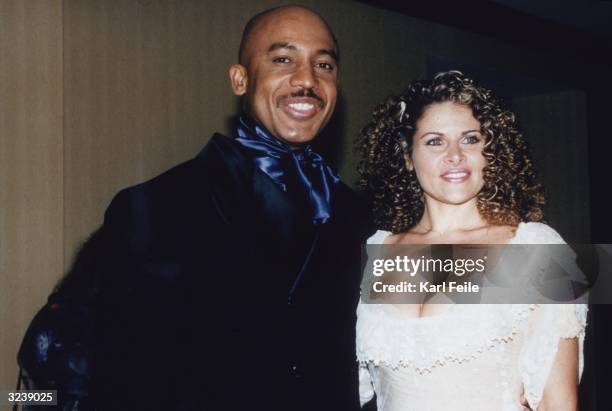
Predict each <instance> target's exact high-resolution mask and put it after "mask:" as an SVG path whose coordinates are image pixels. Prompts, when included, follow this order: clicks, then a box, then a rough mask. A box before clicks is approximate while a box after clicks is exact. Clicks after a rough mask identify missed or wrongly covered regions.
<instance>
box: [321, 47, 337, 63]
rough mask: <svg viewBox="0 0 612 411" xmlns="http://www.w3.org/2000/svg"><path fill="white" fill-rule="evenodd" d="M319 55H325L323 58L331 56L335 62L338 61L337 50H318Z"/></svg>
mask: <svg viewBox="0 0 612 411" xmlns="http://www.w3.org/2000/svg"><path fill="white" fill-rule="evenodd" d="M317 54H319V55H323V56H329V57H331V58H333V59H334V60H336V61H338V53H336V51H335V50H328V49H319V50H317Z"/></svg>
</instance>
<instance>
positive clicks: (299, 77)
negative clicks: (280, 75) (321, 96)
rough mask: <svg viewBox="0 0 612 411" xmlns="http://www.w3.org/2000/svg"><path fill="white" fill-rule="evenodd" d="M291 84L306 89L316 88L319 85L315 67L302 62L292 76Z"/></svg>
mask: <svg viewBox="0 0 612 411" xmlns="http://www.w3.org/2000/svg"><path fill="white" fill-rule="evenodd" d="M290 84H291V85H292V86H294V87H301V88H305V89H310V88H315V87H316V86H317V77H316V76H315V73H314V69H313V68H312V67H311V66H310V65H308V64H302V65H301V66H300V67H298V68H297V70H296V71H295V73H293V76H291V81H290Z"/></svg>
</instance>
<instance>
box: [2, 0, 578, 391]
mask: <svg viewBox="0 0 612 411" xmlns="http://www.w3.org/2000/svg"><path fill="white" fill-rule="evenodd" d="M304 3H306V4H310V5H312V6H313V7H315V8H316V9H317V10H319V11H320V12H321V14H323V15H324V16H325V17H326V18H327V19H328V20H329V22H330V23H331V25H332V26H333V27H334V30H335V32H336V36H337V37H338V39H339V41H340V45H341V49H342V63H341V73H340V77H341V79H340V82H341V101H340V105H339V107H338V111H337V113H336V116H335V117H336V118H335V120H334V121H335V124H336V126H335V127H334V128H333V130H335V131H336V134H337V135H335V136H327V137H328V138H331V137H335V138H337V139H338V140H339V143H338V146H339V159H338V160H339V168H340V172H341V174H342V176H343V177H344V178H345V180H346V181H348V182H349V183H352V182H354V180H355V177H356V173H355V158H354V155H353V153H352V142H353V139H354V137H355V135H356V134H357V132H358V130H359V129H360V127H361V126H363V124H364V123H365V122H366V121H367V117H368V115H369V113H370V111H371V110H372V108H373V106H374V105H375V104H376V103H378V102H379V101H381V100H382V99H383V98H384V97H385V96H386V95H388V94H390V93H396V92H399V91H401V90H402V89H403V88H404V86H405V85H406V84H407V83H408V82H409V81H410V80H412V79H414V78H417V77H423V76H424V75H425V74H426V71H427V58H428V56H430V55H435V56H438V57H442V58H447V59H451V60H454V61H461V62H464V63H469V64H481V65H484V66H486V67H488V68H490V69H491V70H499V71H502V72H510V73H519V74H521V75H530V76H532V77H534V76H535V77H537V76H538V75H542V76H545V75H546V70H547V69H548V68H549V67H550V66H551V65H552V66H556V65H559V66H563V67H566V68H567V70H573V72H574V73H575V74H576V75H580V73H581V72H582V70H583V68H582V67H581V66H577V65H576V64H578V63H572V62H564V61H558V60H556V59H555V58H552V59H551V58H548V57H547V56H545V55H543V54H542V53H536V52H531V51H525V50H523V49H520V48H518V47H515V46H512V45H510V44H506V43H501V42H498V41H495V40H492V39H487V38H483V37H480V36H478V35H475V34H471V33H467V32H463V31H460V30H455V29H451V28H448V27H444V26H441V25H438V24H433V23H429V22H423V21H419V20H415V19H412V18H409V17H405V16H402V15H399V14H396V13H392V12H389V11H384V10H379V9H375V8H372V7H370V6H366V5H363V4H360V3H356V2H352V1H348V0H347V1H326V0H311V1H305V2H304ZM277 4H279V2H273V1H263V0H257V1H240V0H225V1H223V2H220V1H212V0H211V1H200V0H181V1H170V0H122V1H116V0H63V1H62V0H0V19H1V20H0V184H1V185H0V361H1V362H0V389H2V388H4V387H7V388H8V387H11V386H12V385H13V384H14V379H15V376H16V372H17V370H16V366H15V361H14V357H15V352H16V349H17V346H18V343H19V341H20V339H21V337H22V335H23V332H24V330H25V327H26V326H27V323H28V321H29V320H30V318H31V317H32V315H33V313H34V312H35V310H36V309H37V308H38V307H39V306H40V305H41V304H42V303H43V301H44V298H45V296H46V295H47V294H48V292H49V291H50V289H51V287H52V284H54V283H55V281H56V280H57V279H58V278H59V277H60V275H61V273H62V272H63V271H64V270H65V269H66V268H67V267H68V266H69V264H70V261H71V259H72V257H73V255H74V252H75V249H76V247H77V246H78V244H80V243H81V242H82V241H83V240H84V239H85V238H86V237H87V236H88V234H89V233H90V232H91V231H92V230H93V229H94V228H95V227H97V226H98V225H99V224H100V222H101V220H102V216H103V212H104V209H105V208H106V206H107V204H108V202H109V201H110V199H111V198H112V195H113V194H114V193H115V192H117V190H119V189H121V188H122V187H125V186H127V185H131V184H135V183H137V182H140V181H143V180H145V179H148V178H150V177H153V176H154V175H156V174H158V173H160V172H161V171H163V170H164V169H167V168H168V167H170V166H172V165H174V164H176V163H178V162H180V161H183V160H185V159H188V158H190V157H192V156H194V155H195V154H196V153H197V152H198V151H199V149H200V148H201V147H202V146H203V145H204V144H205V143H206V141H207V140H208V138H209V137H210V135H211V134H212V133H213V132H214V131H221V132H226V133H227V132H229V129H228V120H229V118H230V116H231V115H232V114H234V113H235V111H236V107H237V106H238V101H237V100H236V99H235V98H233V97H232V96H231V93H230V90H229V85H228V83H227V79H226V78H227V74H226V72H227V67H228V66H229V64H231V63H233V62H234V61H235V55H236V51H237V47H238V42H239V38H240V33H241V30H242V26H243V25H244V23H245V22H246V20H247V19H248V18H249V17H250V16H251V15H253V14H254V13H256V12H258V11H260V10H262V9H264V8H267V7H269V6H273V5H277ZM62 36H63V37H62ZM525 62H529V64H526V63H525ZM549 99H550V101H551V102H556V103H555V104H556V106H555V107H556V108H555V109H558V110H559V112H561V113H562V112H563V110H565V109H566V106H565V103H564V102H565V101H567V98H566V96H562V97H561V100H558V99H556V98H555V97H550V98H549ZM534 101H535V100H534ZM572 101H573V100H572ZM525 104H527V103H525ZM530 107H535V108H530V109H529V110H531V113H532V114H531V117H530V118H531V119H532V121H531V123H533V124H536V125H537V124H539V123H538V121H539V109H538V108H537V104H536V105H535V106H530ZM582 109H584V107H582ZM529 110H528V111H529ZM577 110H578V111H579V109H577ZM560 115H562V114H560ZM574 120H575V122H578V123H580V122H584V118H582V117H580V115H577V116H576V117H575V118H574ZM553 121H555V120H554V119H553ZM564 124H566V123H564ZM572 124H574V123H572ZM574 126H575V124H574ZM582 126H583V124H582ZM582 126H580V125H579V126H575V132H576V133H579V132H582V131H583V130H582V129H581V127H582ZM534 130H536V132H537V133H541V134H538V135H534V139H535V142H536V143H537V142H538V141H545V140H546V141H549V142H554V138H555V135H554V133H552V132H550V130H547V129H546V127H544V126H542V127H540V128H539V129H538V127H534ZM538 130H539V131H538ZM568 132H569V131H568ZM568 136H569V135H568ZM570 137H571V136H569V137H568V138H570ZM575 144H576V145H577V149H576V150H574V152H573V153H574V154H572V156H570V157H571V158H570V160H571V161H573V162H574V163H576V164H580V162H582V161H585V160H586V143H585V142H584V141H583V140H580V139H576V142H575ZM553 165H554V164H553ZM572 193H573V192H568V194H567V196H571V195H572ZM580 193H582V191H580ZM568 198H569V197H568ZM576 207H577V208H576V209H575V210H574V212H573V214H572V219H574V220H576V221H580V219H584V218H585V210H586V212H587V213H588V203H587V204H586V205H585V208H584V209H583V208H582V205H577V206H576ZM586 216H587V217H588V214H586ZM574 220H572V221H574ZM583 221H586V220H583ZM568 224H574V222H570V223H568Z"/></svg>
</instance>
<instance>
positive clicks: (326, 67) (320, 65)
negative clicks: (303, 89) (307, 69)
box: [316, 63, 334, 71]
mask: <svg viewBox="0 0 612 411" xmlns="http://www.w3.org/2000/svg"><path fill="white" fill-rule="evenodd" d="M316 67H317V68H320V69H323V70H327V71H332V70H333V69H334V66H333V65H332V64H330V63H317V65H316Z"/></svg>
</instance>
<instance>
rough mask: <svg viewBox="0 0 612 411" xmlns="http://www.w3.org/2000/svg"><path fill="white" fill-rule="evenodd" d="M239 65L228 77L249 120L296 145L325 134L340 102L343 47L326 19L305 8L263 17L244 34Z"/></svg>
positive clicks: (278, 10) (282, 9)
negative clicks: (340, 58)
mask: <svg viewBox="0 0 612 411" xmlns="http://www.w3.org/2000/svg"><path fill="white" fill-rule="evenodd" d="M239 59H240V63H239V64H233V65H232V66H231V67H230V69H229V73H228V74H229V76H230V82H231V85H232V91H233V92H234V94H235V95H237V96H242V97H243V104H244V110H245V112H246V114H247V115H249V116H250V117H251V118H252V119H253V120H254V121H255V122H256V123H258V124H259V125H261V126H263V127H264V128H265V129H266V130H267V131H269V132H270V133H272V134H273V135H274V136H276V137H277V138H280V139H281V140H284V141H285V142H288V143H290V144H293V145H300V144H305V143H308V142H309V141H311V140H312V139H313V138H315V136H317V135H318V134H319V133H320V132H321V130H322V128H323V127H325V125H326V124H327V122H328V121H329V119H330V118H331V116H332V114H333V112H334V108H335V106H336V101H337V96H338V46H337V44H336V39H335V38H334V35H333V33H332V31H331V29H330V28H329V25H328V24H327V23H326V22H325V20H323V19H322V18H321V16H319V15H318V14H317V13H315V12H314V11H312V10H310V9H308V8H306V7H301V6H284V7H277V8H275V9H271V10H266V11H264V12H263V13H259V14H258V15H256V16H255V17H253V18H252V19H251V20H250V21H249V22H248V24H247V25H246V27H245V29H244V35H243V36H242V43H241V45H240V56H239Z"/></svg>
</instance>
